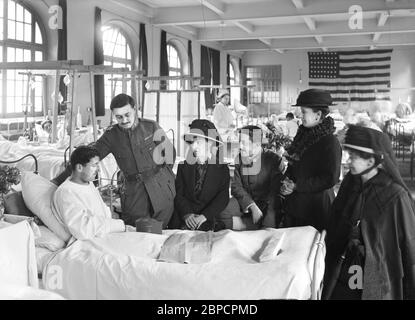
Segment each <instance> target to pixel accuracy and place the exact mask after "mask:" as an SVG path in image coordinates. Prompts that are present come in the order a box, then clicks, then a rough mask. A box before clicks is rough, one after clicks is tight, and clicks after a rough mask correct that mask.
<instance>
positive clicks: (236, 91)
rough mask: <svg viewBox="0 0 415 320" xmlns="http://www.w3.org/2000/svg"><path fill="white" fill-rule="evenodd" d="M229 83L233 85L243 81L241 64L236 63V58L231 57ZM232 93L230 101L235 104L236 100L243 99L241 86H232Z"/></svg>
mask: <svg viewBox="0 0 415 320" xmlns="http://www.w3.org/2000/svg"><path fill="white" fill-rule="evenodd" d="M229 80H230V81H229V84H230V85H231V86H233V85H238V84H240V83H241V81H240V71H239V65H238V64H237V63H235V61H234V60H232V59H231V61H230V62H229ZM230 94H231V101H230V103H231V104H233V102H234V100H238V101H240V100H241V89H240V88H239V87H233V88H232V87H231V90H230Z"/></svg>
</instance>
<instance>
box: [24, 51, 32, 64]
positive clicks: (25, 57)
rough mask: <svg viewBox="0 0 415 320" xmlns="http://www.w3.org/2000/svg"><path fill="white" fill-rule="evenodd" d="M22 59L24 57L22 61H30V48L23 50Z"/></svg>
mask: <svg viewBox="0 0 415 320" xmlns="http://www.w3.org/2000/svg"><path fill="white" fill-rule="evenodd" d="M23 59H24V62H30V61H32V54H31V51H30V50H26V49H25V50H24V53H23Z"/></svg>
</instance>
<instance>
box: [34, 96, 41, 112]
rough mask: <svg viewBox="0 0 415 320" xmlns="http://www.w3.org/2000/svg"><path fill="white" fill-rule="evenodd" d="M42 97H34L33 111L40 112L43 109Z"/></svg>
mask: <svg viewBox="0 0 415 320" xmlns="http://www.w3.org/2000/svg"><path fill="white" fill-rule="evenodd" d="M42 104H43V99H42V97H35V111H36V112H41V111H42V110H43V106H42Z"/></svg>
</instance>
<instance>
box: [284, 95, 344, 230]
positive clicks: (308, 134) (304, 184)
mask: <svg viewBox="0 0 415 320" xmlns="http://www.w3.org/2000/svg"><path fill="white" fill-rule="evenodd" d="M330 105H332V99H331V96H330V94H329V93H328V92H327V91H325V90H320V89H309V90H306V91H303V92H301V93H300V95H299V97H298V99H297V104H296V105H295V106H298V107H301V113H302V125H301V126H300V127H299V129H298V131H297V134H296V136H295V137H294V140H293V142H292V144H291V146H290V147H289V148H288V149H287V154H286V158H287V160H288V169H287V171H286V178H285V180H284V181H283V184H282V187H281V190H280V192H281V195H282V197H283V198H285V199H284V201H283V203H284V204H283V210H284V213H285V215H284V218H283V219H284V220H283V226H284V227H287V228H289V227H299V226H306V225H311V226H313V227H315V228H316V229H318V230H323V229H326V228H327V222H328V217H329V210H330V206H331V203H332V202H333V200H334V191H333V187H334V185H335V184H336V183H337V182H338V181H339V176H340V165H341V156H342V150H341V146H340V143H339V141H338V140H337V138H336V137H335V136H334V135H333V134H334V131H335V127H334V120H333V119H332V118H331V117H327V115H328V113H329V107H328V106H330Z"/></svg>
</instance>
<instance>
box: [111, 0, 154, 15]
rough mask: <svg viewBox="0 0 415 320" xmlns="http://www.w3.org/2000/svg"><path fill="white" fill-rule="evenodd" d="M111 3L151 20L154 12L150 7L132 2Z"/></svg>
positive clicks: (125, 0) (116, 1)
mask: <svg viewBox="0 0 415 320" xmlns="http://www.w3.org/2000/svg"><path fill="white" fill-rule="evenodd" d="M110 1H111V2H112V3H114V4H116V5H118V6H120V7H123V8H126V9H128V10H129V11H133V12H135V13H138V14H140V15H142V16H144V17H147V18H153V17H154V13H155V10H154V9H153V8H151V7H150V6H148V5H146V4H144V3H140V2H138V1H134V0H110Z"/></svg>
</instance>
